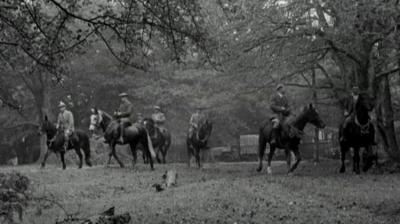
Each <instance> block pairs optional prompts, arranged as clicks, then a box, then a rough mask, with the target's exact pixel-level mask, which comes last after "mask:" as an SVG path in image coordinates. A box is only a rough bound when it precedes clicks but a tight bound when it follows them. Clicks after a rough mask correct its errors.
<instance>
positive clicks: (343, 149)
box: [339, 143, 349, 173]
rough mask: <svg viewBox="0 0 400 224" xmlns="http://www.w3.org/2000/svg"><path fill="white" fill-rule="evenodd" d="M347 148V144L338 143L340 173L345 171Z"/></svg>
mask: <svg viewBox="0 0 400 224" xmlns="http://www.w3.org/2000/svg"><path fill="white" fill-rule="evenodd" d="M348 150H349V148H348V147H347V146H345V145H344V143H340V160H341V167H340V171H339V172H340V173H344V172H346V164H345V160H346V153H347V151H348Z"/></svg>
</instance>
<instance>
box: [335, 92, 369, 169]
mask: <svg viewBox="0 0 400 224" xmlns="http://www.w3.org/2000/svg"><path fill="white" fill-rule="evenodd" d="M372 109H373V99H372V98H371V97H370V96H369V94H367V93H361V94H360V95H359V97H358V100H357V102H356V105H355V115H354V117H352V120H351V122H350V123H349V124H348V125H347V127H346V128H345V129H343V124H341V125H340V128H339V143H340V152H341V162H342V165H341V168H340V173H344V172H345V171H346V167H345V159H346V153H347V152H348V151H349V149H350V148H353V151H354V154H353V171H354V172H355V173H357V174H360V148H361V147H364V148H365V149H366V150H365V151H364V157H363V158H364V161H363V162H364V167H363V171H364V172H366V171H368V169H369V168H370V167H371V166H372V164H373V156H372V145H374V144H375V142H374V141H375V128H374V125H373V124H372V123H371V120H370V117H369V114H368V113H369V112H370V111H372Z"/></svg>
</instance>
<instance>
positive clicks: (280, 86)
mask: <svg viewBox="0 0 400 224" xmlns="http://www.w3.org/2000/svg"><path fill="white" fill-rule="evenodd" d="M283 87H285V86H284V85H283V84H278V85H277V86H276V90H279V89H282V88H283Z"/></svg>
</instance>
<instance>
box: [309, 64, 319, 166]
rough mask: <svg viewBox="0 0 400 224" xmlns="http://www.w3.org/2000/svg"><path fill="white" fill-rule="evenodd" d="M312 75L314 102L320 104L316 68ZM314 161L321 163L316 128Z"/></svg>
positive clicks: (316, 130)
mask: <svg viewBox="0 0 400 224" xmlns="http://www.w3.org/2000/svg"><path fill="white" fill-rule="evenodd" d="M311 75H312V88H313V90H312V91H313V93H312V94H313V103H314V105H317V104H318V100H317V99H318V98H317V89H316V87H317V82H316V78H315V76H316V75H315V69H312V70H311ZM313 154H314V156H313V157H314V163H315V164H316V163H319V129H318V128H315V129H314V153H313Z"/></svg>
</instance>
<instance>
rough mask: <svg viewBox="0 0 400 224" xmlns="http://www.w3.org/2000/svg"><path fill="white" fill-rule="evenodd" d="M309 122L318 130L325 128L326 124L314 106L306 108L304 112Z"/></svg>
mask: <svg viewBox="0 0 400 224" xmlns="http://www.w3.org/2000/svg"><path fill="white" fill-rule="evenodd" d="M303 112H304V114H305V117H306V118H307V121H308V122H310V123H311V124H313V125H314V126H315V127H317V128H325V123H324V122H323V121H322V119H321V117H320V116H319V113H318V110H317V109H316V108H315V106H314V105H313V104H310V105H308V106H306V107H305V108H304V110H303Z"/></svg>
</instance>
